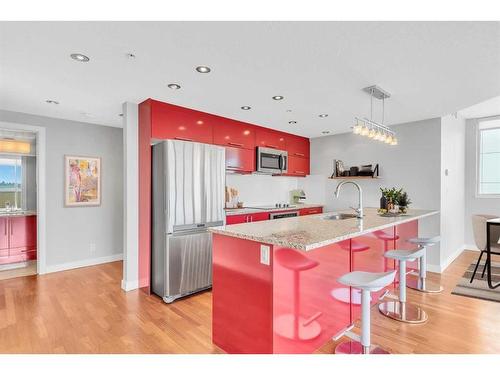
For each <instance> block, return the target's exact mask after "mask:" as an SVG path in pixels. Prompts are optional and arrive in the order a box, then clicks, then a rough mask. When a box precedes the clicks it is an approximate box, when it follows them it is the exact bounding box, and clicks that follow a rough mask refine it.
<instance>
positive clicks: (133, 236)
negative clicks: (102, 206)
mask: <svg viewBox="0 0 500 375" xmlns="http://www.w3.org/2000/svg"><path fill="white" fill-rule="evenodd" d="M123 184H124V186H123V200H124V202H123V206H124V207H123V279H122V289H123V290H125V291H129V290H133V289H137V288H138V287H139V256H138V255H139V106H138V105H137V104H135V103H128V102H126V103H123Z"/></svg>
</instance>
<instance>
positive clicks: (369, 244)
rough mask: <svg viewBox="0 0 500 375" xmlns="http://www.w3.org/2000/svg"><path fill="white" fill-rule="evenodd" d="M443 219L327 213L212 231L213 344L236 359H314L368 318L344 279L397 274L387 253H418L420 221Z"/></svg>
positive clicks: (423, 213) (419, 213)
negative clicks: (249, 356) (308, 356)
mask: <svg viewBox="0 0 500 375" xmlns="http://www.w3.org/2000/svg"><path fill="white" fill-rule="evenodd" d="M435 214H437V211H429V210H409V211H408V213H407V214H406V215H404V216H397V217H382V216H379V215H378V214H377V210H376V209H373V208H366V209H365V216H364V218H363V220H359V219H357V218H347V219H341V220H335V217H332V216H333V213H322V214H318V215H310V216H299V217H293V218H286V219H280V220H272V221H263V222H254V223H243V224H236V225H226V226H225V227H217V228H212V229H211V231H212V233H213V313H212V330H213V332H212V338H213V342H214V343H215V344H216V345H217V346H219V347H220V348H222V349H223V350H225V351H226V352H228V353H312V352H314V351H315V350H316V349H318V348H319V347H321V346H322V345H323V344H325V343H326V342H327V341H328V340H330V339H331V337H332V336H334V335H335V334H336V333H338V332H340V331H342V330H343V329H345V328H346V327H348V326H349V325H350V324H352V322H353V321H355V320H356V319H357V318H358V317H359V314H360V296H359V292H358V291H357V290H355V289H352V290H350V289H349V288H345V287H343V286H342V285H340V284H339V283H338V282H337V279H338V278H339V277H340V276H341V275H343V274H345V273H348V272H351V271H355V270H356V271H359V270H361V271H371V272H384V271H388V270H391V269H394V268H395V263H394V261H392V260H387V259H385V258H384V256H383V254H384V252H385V251H387V250H391V249H395V248H398V249H412V248H414V246H415V245H412V244H410V243H408V242H407V240H408V239H409V238H411V237H417V236H418V221H419V220H422V219H424V218H426V217H428V216H431V215H435ZM412 266H413V267H416V264H413V265H412V264H409V268H412ZM396 280H397V278H396ZM394 287H395V285H392V286H391V287H390V288H389V290H390V289H393V288H394ZM385 291H386V290H381V291H380V292H377V293H373V294H372V303H373V304H375V303H376V302H377V299H378V297H379V296H380V295H381V294H383V293H385Z"/></svg>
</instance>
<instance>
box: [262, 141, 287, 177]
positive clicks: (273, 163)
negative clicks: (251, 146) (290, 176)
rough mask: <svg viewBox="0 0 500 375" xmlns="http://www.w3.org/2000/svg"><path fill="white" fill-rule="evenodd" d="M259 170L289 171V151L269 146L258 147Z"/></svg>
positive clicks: (267, 171) (275, 172)
mask: <svg viewBox="0 0 500 375" xmlns="http://www.w3.org/2000/svg"><path fill="white" fill-rule="evenodd" d="M257 172H261V173H269V174H282V173H287V172H288V152H286V151H282V150H276V149H274V148H268V147H257Z"/></svg>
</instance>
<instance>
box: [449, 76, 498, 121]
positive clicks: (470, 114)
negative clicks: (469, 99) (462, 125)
mask: <svg viewBox="0 0 500 375" xmlns="http://www.w3.org/2000/svg"><path fill="white" fill-rule="evenodd" d="M499 69H500V68H499ZM459 113H460V115H461V116H462V117H464V118H480V117H489V116H498V115H500V96H497V97H495V98H492V99H489V100H486V101H484V102H482V103H479V104H475V105H473V106H470V107H468V108H465V109H462V110H461V111H459Z"/></svg>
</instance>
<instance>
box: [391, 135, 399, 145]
mask: <svg viewBox="0 0 500 375" xmlns="http://www.w3.org/2000/svg"><path fill="white" fill-rule="evenodd" d="M397 144H398V139H397V138H396V137H394V138H392V142H391V145H392V146H396V145H397Z"/></svg>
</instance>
